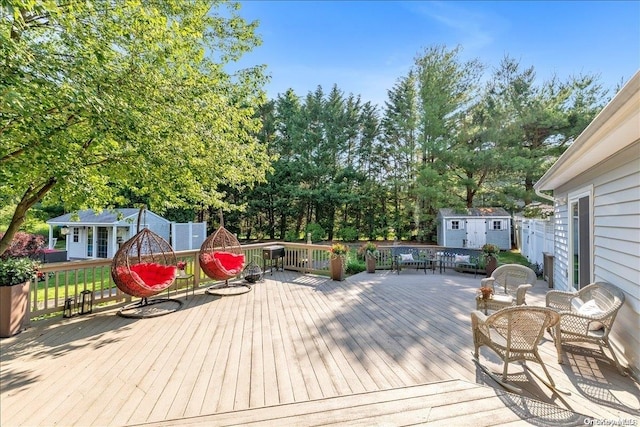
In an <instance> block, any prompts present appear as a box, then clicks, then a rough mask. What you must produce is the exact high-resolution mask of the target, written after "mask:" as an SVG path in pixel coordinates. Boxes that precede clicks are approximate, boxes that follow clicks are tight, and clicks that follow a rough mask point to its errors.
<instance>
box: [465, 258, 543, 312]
mask: <svg viewBox="0 0 640 427" xmlns="http://www.w3.org/2000/svg"><path fill="white" fill-rule="evenodd" d="M536 280H537V276H536V273H535V272H534V271H533V270H532V269H530V268H529V267H525V266H524V265H520V264H505V265H501V266H500V267H498V268H496V269H495V270H494V271H493V273H492V274H491V277H487V278H486V279H482V281H481V286H482V287H490V288H492V289H493V296H492V298H491V299H488V300H481V299H477V300H476V310H480V309H484V312H485V314H486V313H487V310H500V309H502V308H505V307H511V306H514V305H525V304H526V296H527V290H529V289H530V288H531V287H532V286H533V285H534V284H535V283H536Z"/></svg>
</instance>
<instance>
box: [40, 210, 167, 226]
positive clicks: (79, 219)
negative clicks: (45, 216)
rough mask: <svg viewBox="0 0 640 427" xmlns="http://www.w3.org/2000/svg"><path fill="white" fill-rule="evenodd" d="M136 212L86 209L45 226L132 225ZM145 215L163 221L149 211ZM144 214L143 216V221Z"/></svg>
mask: <svg viewBox="0 0 640 427" xmlns="http://www.w3.org/2000/svg"><path fill="white" fill-rule="evenodd" d="M138 212H140V209H137V208H119V209H105V210H103V211H102V212H100V213H97V212H95V211H94V210H93V209H87V210H81V211H78V212H73V213H68V214H65V215H61V216H59V217H56V218H52V219H50V220H48V221H47V224H50V225H65V224H74V225H116V224H121V223H123V222H131V223H133V222H135V221H137V220H138ZM145 214H151V215H153V216H155V217H158V218H161V219H164V218H162V217H159V216H158V215H156V214H154V213H153V212H151V211H146V213H145ZM145 214H143V219H144V215H145ZM165 221H166V220H165Z"/></svg>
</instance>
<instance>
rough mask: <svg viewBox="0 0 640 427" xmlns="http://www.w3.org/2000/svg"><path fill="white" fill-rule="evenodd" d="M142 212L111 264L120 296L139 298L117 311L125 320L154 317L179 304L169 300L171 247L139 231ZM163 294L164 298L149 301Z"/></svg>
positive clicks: (172, 278) (172, 265)
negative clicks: (130, 236) (133, 233)
mask: <svg viewBox="0 0 640 427" xmlns="http://www.w3.org/2000/svg"><path fill="white" fill-rule="evenodd" d="M145 209H146V208H144V207H143V208H141V209H140V213H139V214H138V225H137V233H136V235H135V236H133V237H132V238H130V239H129V240H127V241H126V242H124V243H123V244H122V246H120V249H118V251H117V252H116V254H115V255H114V257H113V261H112V263H111V278H112V280H113V282H114V283H115V285H116V286H117V287H118V289H120V291H122V292H123V293H125V294H127V295H130V296H132V297H137V298H140V301H138V302H135V303H132V304H128V305H126V306H124V307H122V308H121V309H120V310H119V311H118V315H119V316H122V317H128V318H136V319H141V318H149V317H158V316H163V315H165V314H169V313H173V312H175V311H177V310H179V309H180V307H181V306H182V301H180V300H176V299H172V298H169V288H170V287H171V285H173V283H174V281H175V278H176V275H177V269H178V267H177V262H176V255H175V253H174V251H173V248H172V247H171V245H170V244H169V243H168V242H167V241H166V240H165V239H163V238H162V237H161V236H159V235H158V234H156V233H154V232H153V231H151V230H149V229H148V228H143V229H142V230H141V229H140V220H141V218H142V216H143V214H144V211H145ZM165 290H166V291H167V297H166V298H161V297H158V298H150V297H152V296H155V295H158V294H160V293H161V292H163V291H165Z"/></svg>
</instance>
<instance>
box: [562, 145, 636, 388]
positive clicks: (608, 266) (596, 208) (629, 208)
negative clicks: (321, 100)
mask: <svg viewBox="0 0 640 427" xmlns="http://www.w3.org/2000/svg"><path fill="white" fill-rule="evenodd" d="M639 165H640V142H638V141H636V142H635V143H634V144H632V145H631V146H629V147H628V148H627V149H625V150H623V151H621V152H619V153H618V154H616V155H615V156H613V157H612V158H610V159H608V160H607V161H604V162H602V163H601V164H599V165H598V166H596V167H594V168H593V169H591V170H589V172H588V173H585V174H583V175H581V176H579V177H577V178H576V179H574V180H572V181H571V182H569V183H568V184H567V185H565V186H563V187H562V188H558V189H557V190H556V191H555V192H554V196H555V197H556V198H558V197H561V198H562V197H566V196H567V194H568V193H569V192H570V191H571V190H574V189H578V188H582V187H584V186H586V185H593V198H592V201H591V202H592V206H591V208H592V235H593V241H592V242H591V245H592V257H593V263H592V265H593V271H592V281H593V282H598V281H604V282H609V283H611V284H614V285H616V286H617V287H619V288H620V289H622V290H623V291H624V292H625V294H626V301H625V304H624V306H623V307H622V309H621V310H620V312H619V314H618V317H617V318H616V325H615V326H614V329H613V331H612V338H613V340H614V341H615V342H616V343H620V342H624V343H625V344H626V345H625V347H624V348H620V351H621V352H622V353H623V354H624V356H625V358H626V359H627V361H628V362H629V364H630V366H633V367H635V369H636V371H637V369H638V367H640V170H639ZM555 217H556V224H555V228H556V236H555V241H556V242H555V254H556V259H555V265H554V267H555V270H556V271H554V283H555V287H556V288H560V289H568V288H569V285H568V284H567V265H568V259H567V254H568V249H569V246H568V225H567V221H568V213H567V205H566V204H565V205H563V206H559V207H557V208H556V214H555ZM635 374H636V376H639V375H640V372H636V373H635Z"/></svg>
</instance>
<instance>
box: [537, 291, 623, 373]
mask: <svg viewBox="0 0 640 427" xmlns="http://www.w3.org/2000/svg"><path fill="white" fill-rule="evenodd" d="M624 299H625V296H624V292H622V291H621V290H620V289H618V288H617V287H615V286H613V285H611V284H609V283H604V282H599V283H592V284H590V285H588V286H585V287H584V288H582V289H580V290H579V291H577V292H563V291H549V292H547V295H546V306H547V307H550V308H552V309H554V310H556V311H557V312H558V313H559V315H560V335H559V336H558V333H557V328H554V329H551V330H550V332H551V333H552V335H553V337H554V339H556V340H559V345H558V350H559V351H560V350H561V348H562V344H566V343H574V342H584V343H592V344H597V345H598V347H599V348H600V351H601V352H602V353H603V354H605V352H604V348H603V347H606V348H608V349H609V352H611V356H612V359H613V361H614V362H615V365H616V367H617V368H618V371H619V372H620V374H622V375H626V372H625V370H624V368H623V367H622V365H620V362H619V361H618V358H617V356H616V353H615V352H614V351H613V348H612V347H611V344H610V342H609V332H611V328H612V327H613V322H614V320H615V319H616V315H617V314H618V310H620V307H622V304H624ZM605 356H606V354H605ZM558 362H560V363H562V355H561V353H560V354H558Z"/></svg>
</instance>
